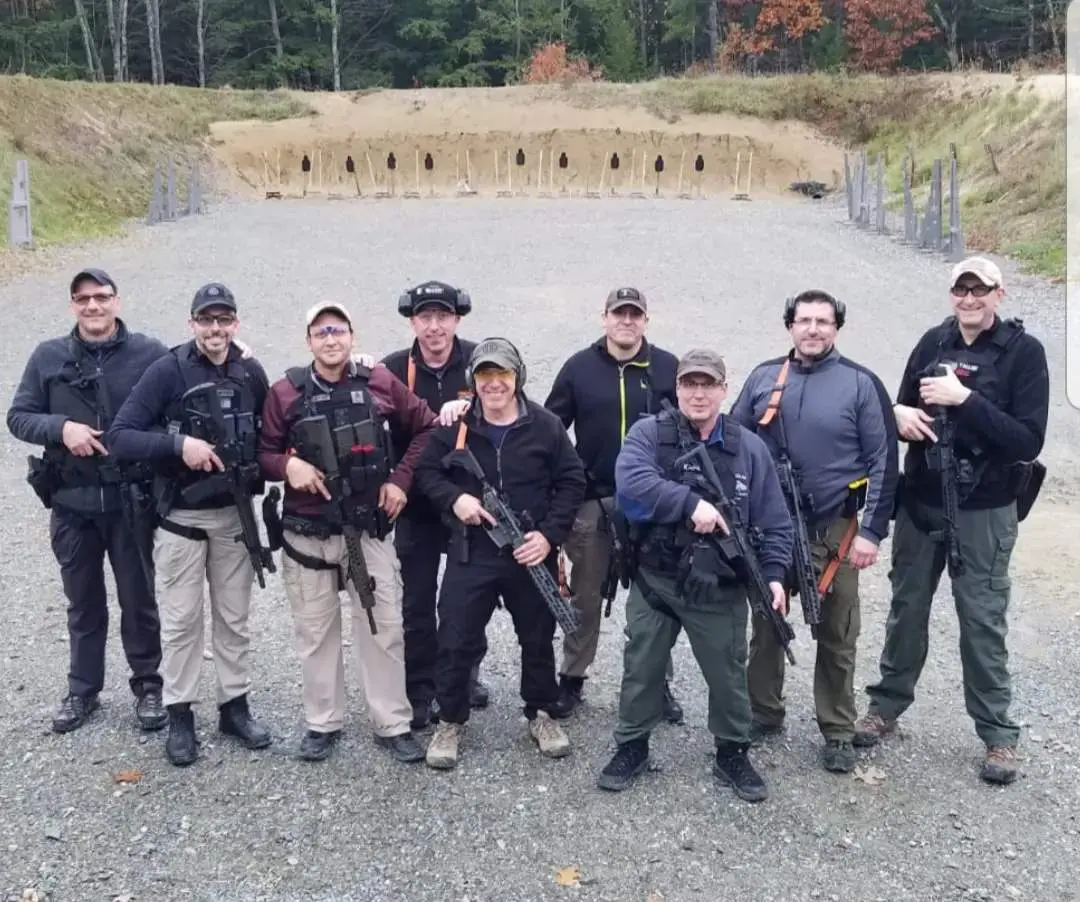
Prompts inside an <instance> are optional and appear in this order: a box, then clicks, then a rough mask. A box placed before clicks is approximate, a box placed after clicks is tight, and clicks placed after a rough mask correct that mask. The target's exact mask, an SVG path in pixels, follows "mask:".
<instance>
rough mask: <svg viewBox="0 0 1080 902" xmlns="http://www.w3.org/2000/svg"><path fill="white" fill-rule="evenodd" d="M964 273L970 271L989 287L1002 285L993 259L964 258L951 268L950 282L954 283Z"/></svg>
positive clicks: (999, 273) (1002, 282)
mask: <svg viewBox="0 0 1080 902" xmlns="http://www.w3.org/2000/svg"><path fill="white" fill-rule="evenodd" d="M965 273H971V275H973V276H975V278H977V279H978V280H979V281H980V282H982V283H983V285H988V286H989V287H991V288H1001V287H1002V286H1003V285H1004V281H1003V279H1002V277H1001V270H1000V269H998V265H997V264H996V263H995V262H994V261H993V260H987V259H986V257H968V258H967V259H966V260H962V261H961V262H959V263H957V264H956V266H954V267H953V269H952V282H951V283H950V284H952V285H955V284H956V280H957V279H959V278H960V277H961V276H962V275H964V274H965Z"/></svg>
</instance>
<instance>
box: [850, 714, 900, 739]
mask: <svg viewBox="0 0 1080 902" xmlns="http://www.w3.org/2000/svg"><path fill="white" fill-rule="evenodd" d="M895 729H896V721H895V720H886V719H885V718H884V717H882V716H881V715H880V714H878V713H877V712H876V711H868V712H867V713H866V714H865V715H863V716H862V717H861V718H860V719H859V721H858V722H857V723H856V724H855V739H854V740H853V744H854V745H855V746H857V747H859V748H869V747H870V746H872V745H877V743H878V740H879V739H884V738H885V737H886V736H888V735H889V734H890V733H892V732H893V730H895Z"/></svg>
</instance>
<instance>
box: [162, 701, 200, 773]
mask: <svg viewBox="0 0 1080 902" xmlns="http://www.w3.org/2000/svg"><path fill="white" fill-rule="evenodd" d="M168 711H169V735H168V737H167V738H166V739H165V757H167V758H168V759H169V761H171V762H172V763H173V764H175V765H176V766H177V767H185V766H186V765H188V764H192V763H193V762H194V761H195V759H196V758H198V757H199V740H198V739H197V738H196V737H195V714H194V712H193V711H192V710H191V705H190V704H187V703H186V702H185V703H184V704H180V705H169V706H168Z"/></svg>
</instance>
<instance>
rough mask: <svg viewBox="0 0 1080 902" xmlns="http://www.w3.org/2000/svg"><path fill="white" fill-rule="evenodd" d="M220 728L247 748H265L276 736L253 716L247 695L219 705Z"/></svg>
mask: <svg viewBox="0 0 1080 902" xmlns="http://www.w3.org/2000/svg"><path fill="white" fill-rule="evenodd" d="M218 711H219V712H220V716H219V717H218V729H219V730H220V731H221V732H222V733H224V734H225V735H226V736H236V737H237V738H238V739H239V740H240V741H241V742H242V743H243V744H244V746H245V747H246V748H249V749H264V748H266V747H267V746H268V745H270V743H271V742H273V740H274V737H273V736H271V735H270V731H269V730H268V729H266V727H264V726H263V725H262V724H261V723H259V722H258V721H257V720H255V718H253V717H252V716H251V710H250V709H249V708H248V700H247V696H246V695H238V696H237V697H236V698H231V699H229V700H228V701H227V702H225V704H224V705H221V706H219V708H218Z"/></svg>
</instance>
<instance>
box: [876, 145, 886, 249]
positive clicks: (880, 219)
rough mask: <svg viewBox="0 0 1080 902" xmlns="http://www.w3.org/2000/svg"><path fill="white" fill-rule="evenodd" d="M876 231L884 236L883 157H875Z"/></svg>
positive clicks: (879, 155)
mask: <svg viewBox="0 0 1080 902" xmlns="http://www.w3.org/2000/svg"><path fill="white" fill-rule="evenodd" d="M877 230H878V231H879V232H880V233H881V234H883V235H884V234H885V231H886V229H885V157H884V155H882V154H880V153H879V154H878V156H877Z"/></svg>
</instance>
